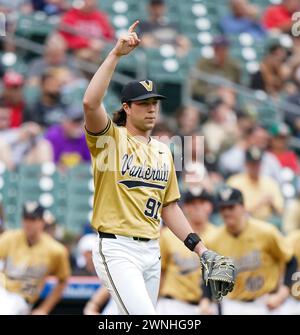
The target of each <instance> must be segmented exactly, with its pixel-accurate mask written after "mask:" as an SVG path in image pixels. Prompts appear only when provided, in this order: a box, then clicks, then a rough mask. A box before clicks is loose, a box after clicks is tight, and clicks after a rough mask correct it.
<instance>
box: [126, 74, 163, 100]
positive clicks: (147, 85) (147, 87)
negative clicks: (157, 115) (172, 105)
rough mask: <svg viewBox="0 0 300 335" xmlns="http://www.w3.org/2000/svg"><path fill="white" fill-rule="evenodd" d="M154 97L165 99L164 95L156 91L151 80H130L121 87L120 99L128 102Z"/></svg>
mask: <svg viewBox="0 0 300 335" xmlns="http://www.w3.org/2000/svg"><path fill="white" fill-rule="evenodd" d="M150 98H156V99H159V100H162V99H166V97H165V96H163V95H160V94H158V93H157V90H156V86H155V84H154V82H153V81H152V80H148V79H146V80H141V81H131V82H129V83H128V84H126V85H125V86H124V87H123V90H122V93H121V101H122V103H123V102H130V101H138V100H145V99H150Z"/></svg>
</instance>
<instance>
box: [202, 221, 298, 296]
mask: <svg viewBox="0 0 300 335" xmlns="http://www.w3.org/2000/svg"><path fill="white" fill-rule="evenodd" d="M207 247H208V248H210V249H212V250H215V251H216V252H218V253H219V254H221V255H224V256H229V257H232V258H233V259H234V263H235V266H236V268H237V278H236V283H235V286H234V289H233V291H232V292H231V293H229V295H228V297H229V298H231V299H238V300H253V299H256V298H258V297H260V296H262V295H263V294H265V293H270V292H272V291H274V290H276V289H277V287H278V284H279V282H280V279H281V276H282V268H283V266H282V265H283V264H284V263H286V262H288V261H289V260H290V259H291V257H292V255H293V251H292V248H291V247H290V246H289V245H288V244H287V243H286V241H285V239H284V237H283V236H282V235H281V234H280V232H279V231H278V230H277V229H276V228H275V227H274V226H272V225H271V224H269V223H267V222H263V221H259V220H256V219H253V218H249V219H248V220H247V223H246V227H245V229H244V230H243V232H242V233H241V234H240V235H238V236H233V235H231V234H230V233H229V232H228V231H227V230H226V227H225V226H222V227H220V230H218V231H217V232H216V234H215V235H214V236H213V238H212V239H210V241H209V243H208V244H207Z"/></svg>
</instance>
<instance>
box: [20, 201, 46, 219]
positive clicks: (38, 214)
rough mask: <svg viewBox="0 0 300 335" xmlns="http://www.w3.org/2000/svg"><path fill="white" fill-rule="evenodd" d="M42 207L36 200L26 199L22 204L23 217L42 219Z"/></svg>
mask: <svg viewBox="0 0 300 335" xmlns="http://www.w3.org/2000/svg"><path fill="white" fill-rule="evenodd" d="M44 211H45V210H44V207H43V206H42V205H41V204H40V203H38V202H37V201H27V202H25V203H24V205H23V218H24V219H29V220H36V219H43V218H44Z"/></svg>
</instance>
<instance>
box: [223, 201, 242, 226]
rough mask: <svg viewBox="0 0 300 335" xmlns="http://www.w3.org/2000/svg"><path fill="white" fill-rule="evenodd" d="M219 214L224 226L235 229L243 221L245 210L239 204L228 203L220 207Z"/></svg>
mask: <svg viewBox="0 0 300 335" xmlns="http://www.w3.org/2000/svg"><path fill="white" fill-rule="evenodd" d="M220 214H221V216H222V218H223V220H224V223H225V225H226V227H227V228H228V229H229V230H231V231H235V230H237V229H238V228H239V227H240V225H241V224H242V222H243V217H244V214H245V210H244V207H243V206H242V205H240V204H235V205H230V206H229V205H228V206H222V207H221V208H220Z"/></svg>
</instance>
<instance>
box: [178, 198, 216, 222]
mask: <svg viewBox="0 0 300 335" xmlns="http://www.w3.org/2000/svg"><path fill="white" fill-rule="evenodd" d="M184 211H185V213H186V214H187V216H188V219H189V220H190V222H191V224H192V225H196V226H198V225H199V226H201V225H202V224H205V223H206V222H208V218H209V215H210V214H211V212H212V204H211V203H210V202H209V201H207V200H202V199H197V200H194V201H192V202H191V203H188V204H185V205H184Z"/></svg>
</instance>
